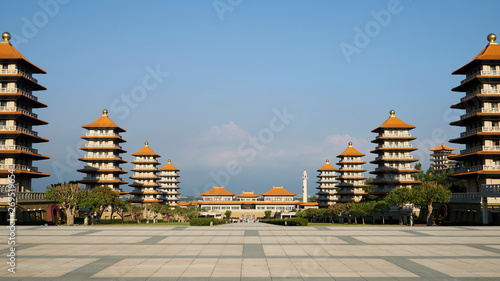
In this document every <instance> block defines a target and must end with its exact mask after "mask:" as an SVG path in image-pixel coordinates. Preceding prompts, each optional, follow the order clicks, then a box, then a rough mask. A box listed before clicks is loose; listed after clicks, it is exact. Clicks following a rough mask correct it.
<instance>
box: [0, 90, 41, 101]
mask: <svg viewBox="0 0 500 281" xmlns="http://www.w3.org/2000/svg"><path fill="white" fill-rule="evenodd" d="M0 93H21V94H22V95H23V96H26V97H28V98H30V99H33V100H38V98H37V97H35V96H34V95H32V94H30V93H28V92H26V91H24V90H21V89H19V88H2V89H0Z"/></svg>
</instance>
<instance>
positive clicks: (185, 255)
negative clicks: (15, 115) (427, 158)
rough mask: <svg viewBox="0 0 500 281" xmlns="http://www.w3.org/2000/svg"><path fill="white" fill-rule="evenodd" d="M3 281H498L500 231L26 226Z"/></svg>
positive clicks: (3, 246)
mask: <svg viewBox="0 0 500 281" xmlns="http://www.w3.org/2000/svg"><path fill="white" fill-rule="evenodd" d="M0 235H1V239H0V252H1V254H2V256H3V259H2V261H3V262H2V263H1V266H0V270H1V272H0V279H2V280H349V281H353V280H500V227H424V226H422V227H408V226H331V227H330V226H328V227H291V226H276V225H267V224H263V223H236V224H230V225H220V226H213V227H190V226H164V225H163V226H162V225H156V226H155V225H145V224H142V225H126V226H122V225H112V226H73V227H67V226H49V227H42V226H18V227H17V228H16V241H17V248H16V273H10V272H8V271H7V265H6V261H7V257H6V255H7V254H8V253H9V250H8V245H7V237H8V235H9V232H8V229H7V228H6V227H5V226H2V229H1V230H0Z"/></svg>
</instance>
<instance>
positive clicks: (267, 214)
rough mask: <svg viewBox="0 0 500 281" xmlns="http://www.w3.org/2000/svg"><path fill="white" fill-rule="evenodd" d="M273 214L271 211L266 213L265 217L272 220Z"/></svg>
mask: <svg viewBox="0 0 500 281" xmlns="http://www.w3.org/2000/svg"><path fill="white" fill-rule="evenodd" d="M271 214H272V212H271V211H269V210H267V211H264V217H265V218H266V219H270V218H271Z"/></svg>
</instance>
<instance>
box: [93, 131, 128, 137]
mask: <svg viewBox="0 0 500 281" xmlns="http://www.w3.org/2000/svg"><path fill="white" fill-rule="evenodd" d="M85 136H87V137H119V136H120V135H119V134H116V133H113V132H112V133H108V132H106V133H97V132H88V133H86V134H85Z"/></svg>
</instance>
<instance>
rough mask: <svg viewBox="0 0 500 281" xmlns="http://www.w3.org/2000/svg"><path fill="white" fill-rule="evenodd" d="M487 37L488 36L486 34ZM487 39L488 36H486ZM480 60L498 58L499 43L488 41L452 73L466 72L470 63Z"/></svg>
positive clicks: (499, 55)
mask: <svg viewBox="0 0 500 281" xmlns="http://www.w3.org/2000/svg"><path fill="white" fill-rule="evenodd" d="M488 37H489V36H488ZM488 40H489V38H488ZM481 60H500V45H499V44H498V43H497V42H495V41H490V43H488V45H486V47H485V48H484V49H483V50H482V51H481V52H479V54H477V56H475V57H474V58H473V59H472V60H471V61H470V62H469V63H467V64H466V65H464V66H462V67H460V68H459V69H457V70H455V71H453V72H452V73H453V74H466V72H467V70H469V69H470V68H471V66H472V65H474V64H475V63H477V62H478V61H481Z"/></svg>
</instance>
